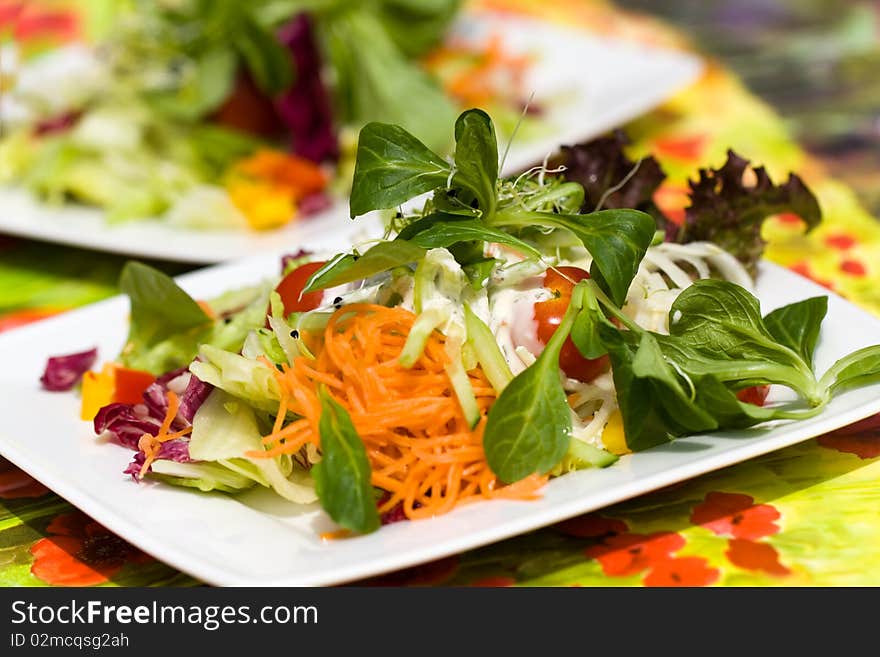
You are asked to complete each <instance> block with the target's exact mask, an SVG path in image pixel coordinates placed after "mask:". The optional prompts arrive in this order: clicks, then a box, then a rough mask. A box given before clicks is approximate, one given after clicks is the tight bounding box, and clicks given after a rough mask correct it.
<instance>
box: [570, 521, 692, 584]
mask: <svg viewBox="0 0 880 657" xmlns="http://www.w3.org/2000/svg"><path fill="white" fill-rule="evenodd" d="M684 543H685V540H684V538H683V537H682V536H681V535H679V534H674V533H672V532H657V533H655V534H648V535H645V534H617V535H615V536H609V537H608V538H606V539H605V540H604V541H603V542H602V543H600V544H599V545H593V546H591V547H589V548H587V549H586V550H585V551H584V554H586V555H587V556H588V557H591V558H594V559H598V561H599V563H600V564H601V565H602V572H604V573H605V574H606V575H611V576H613V577H627V576H629V575H635V574H637V573H640V572H641V571H643V570H645V569H647V568H650V567H652V566H653V565H654V564H656V563H658V562H660V561H664V560H666V559H668V558H669V556H670V555H671V554H672V553H673V552H676V551H678V550H680V549H681V548H683V547H684Z"/></svg>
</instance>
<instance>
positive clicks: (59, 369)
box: [40, 347, 98, 392]
mask: <svg viewBox="0 0 880 657" xmlns="http://www.w3.org/2000/svg"><path fill="white" fill-rule="evenodd" d="M97 358H98V349H97V347H96V348H94V349H89V350H88V351H81V352H78V353H75V354H67V355H66V356H52V357H51V358H49V360H48V361H47V362H46V370H45V371H44V372H43V376H41V377H40V383H42V384H43V387H44V388H45V389H46V390H51V391H52V392H62V391H65V390H70V389H71V388H73V386H75V385H76V384H77V383H78V382H79V380H80V379H81V378H82V375H83V374H85V373H86V372H88V371H89V369H91V367H92V365H94V364H95V360H96V359H97Z"/></svg>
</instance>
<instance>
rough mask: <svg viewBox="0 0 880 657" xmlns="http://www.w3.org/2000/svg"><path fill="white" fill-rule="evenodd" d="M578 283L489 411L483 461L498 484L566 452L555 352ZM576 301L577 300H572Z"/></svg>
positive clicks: (564, 404) (551, 463)
mask: <svg viewBox="0 0 880 657" xmlns="http://www.w3.org/2000/svg"><path fill="white" fill-rule="evenodd" d="M582 289H583V284H579V285H578V286H576V287H575V289H574V291H573V293H572V301H571V303H570V304H569V307H568V310H567V311H566V313H565V315H564V316H563V318H562V321H561V322H560V324H559V327H558V328H557V329H556V332H555V333H554V334H553V337H551V338H550V340H549V342H548V343H547V346H546V347H545V348H544V351H543V352H541V355H540V356H538V359H537V360H536V361H535V362H534V363H532V364H531V365H530V366H529V367H527V368H526V369H524V370H523V371H522V372H520V373H519V374H518V375H516V376H515V377H514V378H513V380H512V381H510V382H509V383H508V384H507V385H506V386H505V388H504V390H503V391H502V392H501V394H500V395H499V396H498V399H497V400H496V401H495V403H494V404H493V405H492V407H491V408H490V409H489V416H488V418H487V421H486V429H485V431H484V433H483V449H484V450H485V452H486V461H487V462H488V463H489V467H490V468H491V469H492V472H494V473H495V474H496V475H497V476H498V478H499V479H501V481H504V482H506V483H512V482H514V481H519V480H520V479H524V478H525V477H528V476H529V475H530V474H533V473H539V474H544V473H546V472H549V471H550V470H551V469H552V468H553V467H555V466H556V465H557V464H558V463H559V462H560V461H561V460H562V458H563V457H564V456H565V455H566V453H567V452H568V446H569V443H570V441H571V427H572V425H571V409H570V408H569V406H568V401H567V399H566V396H565V391H564V390H563V389H562V382H561V381H560V379H559V354H560V352H561V351H562V345H563V344H564V343H565V340H566V339H567V338H568V334H569V333H570V331H571V326H572V324H573V323H574V318H575V315H576V314H577V312H578V311H579V310H580V306H581V303H582V299H583V296H582V292H581V290H582ZM578 299H580V300H581V301H578Z"/></svg>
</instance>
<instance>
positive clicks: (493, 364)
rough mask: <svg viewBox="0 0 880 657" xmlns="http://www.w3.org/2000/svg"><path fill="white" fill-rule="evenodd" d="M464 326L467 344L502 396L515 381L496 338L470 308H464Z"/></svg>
mask: <svg viewBox="0 0 880 657" xmlns="http://www.w3.org/2000/svg"><path fill="white" fill-rule="evenodd" d="M464 325H465V330H466V331H467V344H468V345H470V347H471V348H472V349H473V351H474V353H475V354H476V356H477V359H478V360H479V362H480V365H482V366H483V372H485V374H486V378H487V379H489V383H491V384H492V387H493V388H495V392H497V393H498V394H501V391H502V390H504V388H505V387H506V386H507V384H508V383H510V381H511V380H512V379H513V372H511V371H510V367H509V366H508V364H507V361H506V360H504V354H502V353H501V348H500V347H499V346H498V343H497V342H496V341H495V336H494V335H492V331H491V330H490V329H489V327H488V326H486V324H485V323H484V322H483V321H482V320H481V319H480V318H479V317H477V316H476V315H475V314H474V311H473V310H471V308H470V306H468V305H467V304H465V306H464Z"/></svg>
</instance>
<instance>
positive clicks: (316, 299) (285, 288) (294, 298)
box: [275, 262, 326, 315]
mask: <svg viewBox="0 0 880 657" xmlns="http://www.w3.org/2000/svg"><path fill="white" fill-rule="evenodd" d="M325 264H326V263H324V262H307V263H306V264H304V265H300V266H299V267H297V268H296V269H294V270H293V271H292V272H290V273H289V274H287V275H286V276H285V277H284V278H282V279H281V282H280V283H278V286H277V287H276V288H275V291H276V292H277V293H278V294H279V295H281V303H283V304H284V312H285V314H288V315H289V314H290V313H302V312H305V311H307V310H314V309H315V308H317V307H318V306H320V305H321V299H323V298H324V291H323V290H318V291H317V292H309V293H308V294H302V291H303V288H304V287H305V286H306V283H307V282H308V280H309V278H311V276H312V274H314V273H315V272H316V271H318V270H319V269H320V268H321V267H323V266H324V265H325ZM301 294H302V296H300V295H301Z"/></svg>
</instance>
